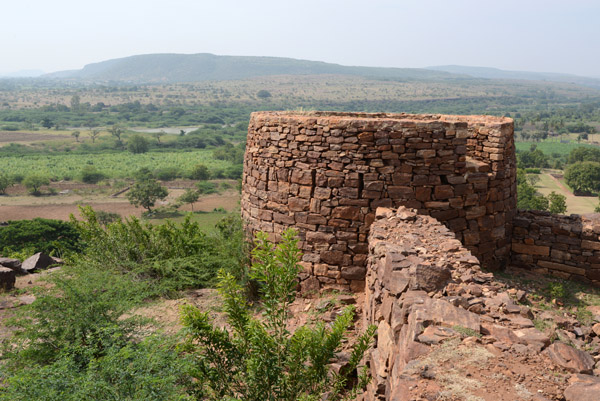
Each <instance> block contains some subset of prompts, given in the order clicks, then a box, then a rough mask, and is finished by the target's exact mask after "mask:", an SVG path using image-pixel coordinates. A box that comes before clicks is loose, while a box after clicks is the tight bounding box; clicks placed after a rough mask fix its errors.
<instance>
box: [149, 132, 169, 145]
mask: <svg viewBox="0 0 600 401" xmlns="http://www.w3.org/2000/svg"><path fill="white" fill-rule="evenodd" d="M165 134H166V132H165V131H160V132H155V133H154V134H152V136H153V137H154V138H156V143H158V144H160V137H161V136H164V135H165Z"/></svg>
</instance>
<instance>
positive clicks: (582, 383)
mask: <svg viewBox="0 0 600 401" xmlns="http://www.w3.org/2000/svg"><path fill="white" fill-rule="evenodd" d="M569 383H570V384H571V385H570V386H569V387H567V389H566V390H565V394H564V395H565V400H566V401H597V400H598V399H599V398H600V377H596V376H589V375H573V376H571V378H570V379H569Z"/></svg>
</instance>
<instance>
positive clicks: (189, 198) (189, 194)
mask: <svg viewBox="0 0 600 401" xmlns="http://www.w3.org/2000/svg"><path fill="white" fill-rule="evenodd" d="M199 197H200V194H199V193H198V191H194V190H193V189H187V190H186V191H185V192H184V193H183V195H181V196H180V197H179V198H177V200H178V201H180V202H183V203H189V204H190V205H191V206H192V212H193V211H194V202H196V201H198V198H199Z"/></svg>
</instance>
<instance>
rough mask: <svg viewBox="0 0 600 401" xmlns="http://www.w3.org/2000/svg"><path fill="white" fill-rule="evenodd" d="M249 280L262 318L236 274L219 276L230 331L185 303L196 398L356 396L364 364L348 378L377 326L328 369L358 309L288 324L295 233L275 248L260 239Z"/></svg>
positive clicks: (275, 400)
mask: <svg viewBox="0 0 600 401" xmlns="http://www.w3.org/2000/svg"><path fill="white" fill-rule="evenodd" d="M255 243H256V248H255V249H254V251H253V252H252V256H253V258H254V260H255V261H256V263H254V264H253V265H252V266H251V268H250V269H251V277H252V278H253V279H254V280H256V281H258V282H259V283H260V285H261V291H260V292H261V296H262V302H263V304H262V306H263V318H262V319H258V318H256V317H254V316H253V310H252V308H251V306H250V305H249V304H248V302H247V300H246V297H245V291H244V289H243V288H242V287H241V286H240V285H239V284H238V283H237V281H236V280H235V278H234V276H233V275H232V274H231V273H225V272H223V271H221V272H220V274H219V279H220V284H219V292H220V293H221V295H222V297H223V306H224V309H225V313H226V315H227V318H228V323H229V327H230V328H231V329H229V330H228V329H220V328H216V327H214V326H213V325H212V323H211V322H210V319H209V316H208V313H203V312H201V311H200V310H199V309H198V308H196V307H195V306H191V305H186V306H184V307H183V324H184V326H185V327H186V329H187V331H188V340H189V342H188V346H189V348H190V349H191V350H195V352H196V353H197V359H196V360H197V369H196V370H195V372H194V374H195V375H196V378H197V379H198V386H199V394H198V399H203V400H204V399H206V400H234V399H235V400H243V401H250V400H269V401H296V400H305V401H308V400H314V401H316V400H319V401H320V400H339V399H341V397H342V396H344V395H346V396H348V397H349V398H350V397H352V396H353V395H354V396H355V395H356V392H357V391H358V389H359V388H362V387H364V386H365V385H366V384H367V382H368V375H367V372H366V369H363V370H362V373H361V374H360V376H359V381H358V383H354V385H350V383H348V379H349V377H350V375H351V374H352V373H353V372H354V371H355V370H356V368H357V367H358V364H359V363H360V360H361V359H362V357H363V355H364V353H365V351H366V350H367V348H368V347H369V344H370V342H371V338H372V337H373V334H374V332H375V327H374V326H371V327H369V328H368V329H367V331H366V333H364V334H363V335H361V336H360V337H359V338H358V340H357V342H356V345H355V346H354V348H353V350H352V353H351V356H350V360H349V361H348V364H347V366H346V367H345V368H344V369H342V370H341V371H340V372H339V373H335V372H333V371H331V370H330V369H329V368H328V366H327V365H328V364H329V363H330V360H331V359H333V358H334V356H335V353H336V352H337V351H339V349H340V347H341V343H342V341H343V340H344V336H345V334H346V331H347V329H348V328H349V326H350V325H351V324H352V320H353V315H354V307H352V306H350V307H348V308H346V309H345V310H344V311H343V312H342V313H341V314H340V315H339V316H338V317H337V319H336V320H335V321H334V322H333V324H332V325H331V326H330V327H326V326H325V325H324V324H323V323H322V322H319V323H317V324H316V325H314V326H309V325H305V326H302V327H300V328H298V329H296V331H295V332H294V333H290V331H289V330H288V328H287V324H288V319H289V317H290V315H289V309H288V308H289V306H290V304H291V303H292V302H293V301H294V298H295V296H296V286H297V275H298V273H299V272H300V267H299V264H298V263H299V261H300V256H301V254H300V250H299V249H298V239H297V238H296V232H295V231H293V230H287V231H285V232H284V233H283V234H282V242H281V243H280V244H279V245H277V246H274V245H273V244H272V243H271V242H269V241H268V240H267V234H265V233H259V234H257V236H256V241H255Z"/></svg>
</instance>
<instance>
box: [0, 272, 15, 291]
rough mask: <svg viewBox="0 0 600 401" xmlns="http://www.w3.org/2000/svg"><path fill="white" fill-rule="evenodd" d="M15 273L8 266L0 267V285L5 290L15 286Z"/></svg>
mask: <svg viewBox="0 0 600 401" xmlns="http://www.w3.org/2000/svg"><path fill="white" fill-rule="evenodd" d="M15 281H16V274H15V271H14V270H13V269H11V268H10V267H0V287H1V288H2V289H4V290H5V291H8V290H11V289H13V288H15Z"/></svg>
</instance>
